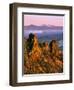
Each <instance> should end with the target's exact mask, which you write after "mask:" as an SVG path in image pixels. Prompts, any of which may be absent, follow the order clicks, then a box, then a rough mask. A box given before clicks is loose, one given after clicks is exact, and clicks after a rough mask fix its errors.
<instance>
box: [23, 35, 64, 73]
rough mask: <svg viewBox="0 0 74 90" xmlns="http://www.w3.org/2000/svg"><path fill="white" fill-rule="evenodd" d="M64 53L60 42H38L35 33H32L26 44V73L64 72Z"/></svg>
mask: <svg viewBox="0 0 74 90" xmlns="http://www.w3.org/2000/svg"><path fill="white" fill-rule="evenodd" d="M62 72H63V53H62V51H61V50H60V49H59V47H58V42H57V41H56V40H52V41H51V42H50V43H48V42H44V43H40V44H39V42H38V38H37V36H36V35H34V34H30V35H29V38H28V39H27V40H26V41H25V44H24V74H39V73H62Z"/></svg>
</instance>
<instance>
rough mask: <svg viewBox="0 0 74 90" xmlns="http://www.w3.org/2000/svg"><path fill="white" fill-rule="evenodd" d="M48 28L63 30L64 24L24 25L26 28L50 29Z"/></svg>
mask: <svg viewBox="0 0 74 90" xmlns="http://www.w3.org/2000/svg"><path fill="white" fill-rule="evenodd" d="M48 29H52V30H54V29H56V30H62V29H63V26H53V25H49V26H48V25H41V26H37V25H28V26H24V30H48Z"/></svg>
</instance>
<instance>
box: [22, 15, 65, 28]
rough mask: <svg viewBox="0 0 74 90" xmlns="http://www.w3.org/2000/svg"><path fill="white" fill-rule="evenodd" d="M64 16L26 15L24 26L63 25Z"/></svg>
mask: <svg viewBox="0 0 74 90" xmlns="http://www.w3.org/2000/svg"><path fill="white" fill-rule="evenodd" d="M63 20H64V16H51V15H49V16H47V15H24V26H27V25H38V26H40V25H53V26H63Z"/></svg>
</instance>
